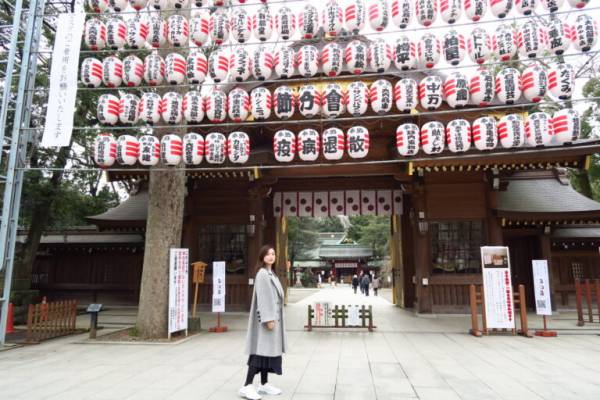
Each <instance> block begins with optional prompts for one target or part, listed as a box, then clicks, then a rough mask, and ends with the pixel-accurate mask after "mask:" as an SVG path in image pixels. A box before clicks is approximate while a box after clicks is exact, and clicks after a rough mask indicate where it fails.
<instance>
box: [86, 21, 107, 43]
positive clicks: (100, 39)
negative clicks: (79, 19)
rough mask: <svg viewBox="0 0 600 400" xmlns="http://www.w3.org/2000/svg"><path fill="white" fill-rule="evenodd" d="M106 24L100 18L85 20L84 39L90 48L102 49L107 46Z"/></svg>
mask: <svg viewBox="0 0 600 400" xmlns="http://www.w3.org/2000/svg"><path fill="white" fill-rule="evenodd" d="M106 35H107V31H106V25H104V23H103V22H102V21H100V20H99V19H98V18H90V19H88V20H87V21H86V22H85V28H84V31H83V41H84V42H85V45H86V46H87V47H88V48H89V49H90V50H94V51H97V50H102V49H103V48H104V47H105V46H106Z"/></svg>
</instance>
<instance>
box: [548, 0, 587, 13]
mask: <svg viewBox="0 0 600 400" xmlns="http://www.w3.org/2000/svg"><path fill="white" fill-rule="evenodd" d="M540 1H541V3H542V5H543V6H544V8H545V9H546V10H548V11H550V12H555V11H558V9H559V8H560V7H562V5H563V3H564V0H540ZM573 1H580V0H573Z"/></svg>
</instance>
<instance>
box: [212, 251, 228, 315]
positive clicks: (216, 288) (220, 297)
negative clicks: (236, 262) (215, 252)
mask: <svg viewBox="0 0 600 400" xmlns="http://www.w3.org/2000/svg"><path fill="white" fill-rule="evenodd" d="M212 312H225V261H214V262H213V296H212Z"/></svg>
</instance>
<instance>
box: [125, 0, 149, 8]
mask: <svg viewBox="0 0 600 400" xmlns="http://www.w3.org/2000/svg"><path fill="white" fill-rule="evenodd" d="M129 4H131V8H133V9H134V10H136V11H140V10H141V9H142V8H144V7H146V5H147V4H148V0H129Z"/></svg>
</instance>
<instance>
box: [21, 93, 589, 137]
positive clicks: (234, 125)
mask: <svg viewBox="0 0 600 400" xmlns="http://www.w3.org/2000/svg"><path fill="white" fill-rule="evenodd" d="M585 101H589V102H594V101H600V96H597V97H589V98H579V99H566V100H546V101H540V102H537V103H533V102H530V103H519V104H502V105H496V106H489V107H473V108H452V109H448V110H437V111H422V112H421V111H417V112H416V113H391V114H383V115H361V116H357V117H342V118H313V119H308V118H307V119H297V120H296V119H294V120H274V121H253V122H223V123H218V122H217V123H209V124H173V125H130V126H102V127H84V126H77V127H74V128H73V130H74V131H119V130H132V129H136V130H140V131H143V130H152V129H176V128H212V129H213V130H215V131H219V130H231V129H234V130H237V129H239V128H240V127H251V126H265V125H268V126H275V127H277V126H287V125H309V124H314V125H319V124H320V125H321V126H323V125H335V124H337V123H340V122H353V121H373V120H374V121H377V120H383V119H385V120H389V119H391V120H393V119H411V118H415V117H419V116H427V117H431V116H435V115H448V114H456V113H459V114H463V113H473V112H479V113H481V112H482V110H485V111H497V110H509V109H518V108H527V107H539V106H550V105H554V104H561V103H579V102H585ZM569 108H570V107H569ZM227 128H229V129H227ZM21 129H22V130H29V131H40V130H43V129H44V127H43V126H39V127H30V128H21Z"/></svg>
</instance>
